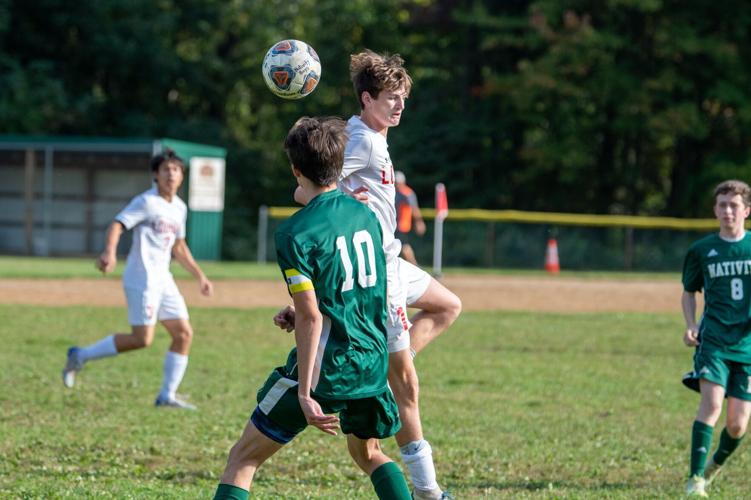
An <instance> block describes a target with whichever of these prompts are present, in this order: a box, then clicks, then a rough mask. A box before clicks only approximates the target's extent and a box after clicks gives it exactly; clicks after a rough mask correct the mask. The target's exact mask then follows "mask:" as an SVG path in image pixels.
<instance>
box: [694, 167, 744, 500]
mask: <svg viewBox="0 0 751 500" xmlns="http://www.w3.org/2000/svg"><path fill="white" fill-rule="evenodd" d="M714 198H715V203H714V214H715V217H717V220H718V221H719V223H720V231H719V233H715V234H712V235H709V236H707V237H705V238H703V239H701V240H699V241H697V242H695V243H693V244H692V245H691V247H690V248H689V250H688V253H687V254H686V259H685V261H684V264H683V288H684V291H683V295H682V298H681V306H682V309H683V317H684V318H685V320H686V330H685V332H684V334H683V342H684V343H685V344H686V345H687V346H690V347H696V353H695V354H694V370H693V372H690V373H688V374H687V375H686V376H685V377H684V380H683V383H684V384H685V385H686V386H687V387H689V388H691V389H694V390H696V391H699V392H700V393H701V402H700V403H699V410H698V412H697V414H696V420H695V421H694V424H693V428H692V431H691V465H690V471H689V480H688V484H687V485H686V493H687V494H688V495H689V496H698V497H706V496H707V493H706V491H705V488H706V487H707V486H708V485H709V484H710V483H711V482H712V481H713V480H714V479H715V478H716V477H717V474H718V473H719V472H720V470H721V469H722V468H723V466H724V464H725V461H726V460H727V458H728V457H729V456H730V455H731V454H732V453H733V451H735V449H736V448H737V447H738V445H739V444H740V442H741V439H742V438H743V436H744V435H745V433H746V429H747V427H748V420H749V415H751V320H749V311H750V310H751V234H749V233H748V232H746V230H745V224H744V223H745V221H746V218H747V217H748V216H749V211H750V210H751V208H750V207H751V188H749V186H748V184H746V183H745V182H742V181H738V180H729V181H725V182H723V183H721V184H720V185H718V186H717V188H716V189H715V192H714ZM702 289H703V290H704V313H703V315H702V318H701V322H700V323H699V324H698V325H697V323H696V293H697V292H700V291H702ZM725 398H727V416H726V425H725V428H724V429H723V430H722V434H721V435H720V443H719V445H718V447H717V451H716V452H715V454H714V456H713V457H711V458H710V459H709V462H708V463H707V456H708V454H709V451H710V448H711V445H712V433H713V431H714V426H715V424H716V423H717V421H718V420H719V418H720V414H721V413H722V403H723V400H724V399H725Z"/></svg>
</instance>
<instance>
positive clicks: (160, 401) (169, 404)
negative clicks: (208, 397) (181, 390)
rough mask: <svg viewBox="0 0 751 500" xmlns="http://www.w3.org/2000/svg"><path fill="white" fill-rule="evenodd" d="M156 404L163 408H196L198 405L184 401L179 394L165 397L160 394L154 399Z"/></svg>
mask: <svg viewBox="0 0 751 500" xmlns="http://www.w3.org/2000/svg"><path fill="white" fill-rule="evenodd" d="M154 406H156V407H163V408H180V409H182V410H196V409H197V408H196V406H195V405H192V404H190V403H188V402H187V401H184V400H182V399H180V398H178V397H177V396H175V397H173V398H163V397H161V396H158V397H157V398H156V401H154Z"/></svg>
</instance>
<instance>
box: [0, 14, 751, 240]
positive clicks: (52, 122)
mask: <svg viewBox="0 0 751 500" xmlns="http://www.w3.org/2000/svg"><path fill="white" fill-rule="evenodd" d="M284 38H298V39H301V40H305V41H307V42H309V43H310V44H311V45H312V46H313V47H315V49H316V51H317V52H318V54H319V56H320V58H321V61H322V80H321V83H320V85H319V86H318V88H317V89H316V91H315V92H314V93H313V94H312V95H310V96H309V97H307V98H305V99H303V100H301V101H290V102H287V101H283V100H281V99H279V98H277V97H275V96H274V95H272V94H271V93H270V92H269V91H268V90H267V89H266V88H265V86H264V83H263V79H262V77H261V74H260V67H261V61H262V59H263V56H264V54H265V52H266V50H267V49H268V47H270V46H271V45H272V44H273V43H274V42H275V41H277V40H280V39H284ZM750 42H751V3H748V2H745V1H741V0H728V1H727V2H724V3H723V4H722V6H718V4H717V3H716V2H709V1H706V0H680V1H678V0H673V1H669V0H611V1H608V2H597V1H591V0H590V1H585V0H579V1H576V0H568V1H564V0H539V1H523V0H505V1H503V2H497V1H493V0H412V1H407V0H347V1H344V0H298V1H292V0H287V1H279V0H235V1H231V2H228V1H225V0H184V1H178V0H157V1H154V0H120V1H118V0H80V1H77V2H66V1H56V0H25V1H20V0H0V132H2V133H14V134H53V135H57V134H60V135H64V134H75V135H89V134H91V135H111V136H139V137H144V136H149V137H174V138H178V139H183V140H189V141H196V142H201V143H208V144H216V145H221V146H223V147H226V148H227V149H228V152H229V153H228V172H227V193H226V196H227V200H226V207H227V209H226V212H225V236H226V237H227V239H229V240H233V238H234V239H235V240H237V241H243V238H245V236H246V235H247V234H249V233H251V232H252V230H253V224H254V221H255V213H256V210H257V207H258V206H259V205H261V204H267V205H274V204H289V203H290V199H291V198H290V194H291V183H290V177H289V173H288V166H287V161H286V158H285V157H284V154H283V151H282V147H281V144H282V141H283V138H284V134H285V133H286V130H287V129H288V128H289V126H290V125H291V124H292V123H293V122H294V121H295V120H296V119H297V118H298V117H299V116H301V115H322V114H325V115H338V116H342V117H345V118H346V117H348V116H350V115H351V114H354V113H357V112H358V104H357V100H356V98H355V96H354V95H353V91H352V89H351V84H350V82H349V75H348V62H349V55H350V54H352V53H354V52H357V51H360V50H362V49H363V48H370V49H373V50H375V51H378V52H389V53H399V54H401V55H402V57H403V58H404V59H405V60H406V63H407V67H408V69H409V71H410V72H411V74H412V76H413V79H414V86H413V90H412V95H411V96H410V99H409V100H408V103H407V109H406V111H405V114H404V117H403V119H402V124H401V125H400V126H399V127H398V129H395V130H393V131H392V132H391V133H390V134H389V143H390V149H391V156H392V158H393V160H394V164H395V166H396V168H397V169H400V170H403V171H405V172H406V173H407V176H408V181H409V183H410V184H411V185H412V186H413V188H414V189H415V190H416V191H417V193H418V195H419V196H420V197H421V198H422V200H423V203H424V204H426V205H428V206H430V205H431V204H432V201H431V197H432V186H433V184H435V183H436V182H439V181H440V182H444V183H445V184H446V185H447V187H448V192H449V197H450V203H451V205H452V206H454V207H476V208H488V209H505V208H513V209H521V210H542V211H565V212H586V213H605V214H607V213H611V214H612V213H618V214H620V213H623V214H638V215H670V216H678V217H705V216H708V215H709V209H710V204H711V188H712V187H713V185H714V184H715V183H717V182H719V181H720V180H722V179H725V178H729V177H738V178H742V179H743V178H745V179H748V177H749V176H748V172H749V168H748V167H749V166H751V158H749V142H750V141H751V99H749V92H748V90H749V89H751V64H749V63H751V43H750ZM227 251H228V252H229V253H232V252H233V250H232V246H231V245H230V246H229V247H228V248H227ZM237 251H238V252H240V251H241V250H239V249H238V250H237Z"/></svg>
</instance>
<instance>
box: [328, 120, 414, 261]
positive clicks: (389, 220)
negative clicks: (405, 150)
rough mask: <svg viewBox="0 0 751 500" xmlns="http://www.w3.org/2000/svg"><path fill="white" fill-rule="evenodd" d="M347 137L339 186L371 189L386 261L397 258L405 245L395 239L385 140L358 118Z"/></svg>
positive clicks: (391, 178) (391, 170)
mask: <svg viewBox="0 0 751 500" xmlns="http://www.w3.org/2000/svg"><path fill="white" fill-rule="evenodd" d="M347 134H348V135H349V140H348V141H347V148H346V149H345V151H344V168H343V169H342V174H341V176H340V177H339V187H340V189H341V190H342V191H344V192H345V193H348V194H351V193H352V192H353V191H355V190H356V189H358V188H360V187H363V186H364V187H366V188H367V189H368V193H367V195H368V206H369V207H370V208H371V210H373V212H375V214H376V216H377V217H378V220H379V221H380V223H381V229H382V230H383V249H384V251H385V252H386V259H387V260H392V259H396V258H397V257H398V256H399V252H400V251H401V248H402V244H401V242H400V241H399V240H398V239H396V238H395V237H394V230H395V229H396V207H395V198H396V187H395V185H394V166H393V165H392V164H391V158H390V157H389V146H388V143H387V142H386V137H384V136H383V135H382V134H379V133H378V132H376V131H375V130H373V129H371V128H370V127H368V126H367V125H365V123H363V121H362V120H361V119H360V117H359V116H353V117H352V118H350V119H349V121H348V122H347Z"/></svg>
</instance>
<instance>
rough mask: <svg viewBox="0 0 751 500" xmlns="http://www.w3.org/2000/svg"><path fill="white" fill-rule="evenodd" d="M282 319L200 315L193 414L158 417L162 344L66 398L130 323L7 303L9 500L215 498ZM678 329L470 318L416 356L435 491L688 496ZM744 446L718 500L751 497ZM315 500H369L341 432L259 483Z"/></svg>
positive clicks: (2, 394) (0, 332)
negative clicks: (86, 352) (107, 341)
mask: <svg viewBox="0 0 751 500" xmlns="http://www.w3.org/2000/svg"><path fill="white" fill-rule="evenodd" d="M274 312H275V311H273V310H267V309H262V310H257V311H237V310H216V309H213V310H212V309H200V308H194V309H193V310H192V311H191V320H192V323H193V326H194V330H195V332H196V338H195V342H194V345H193V351H192V353H191V360H190V366H189V367H188V372H187V374H186V378H185V381H184V382H183V385H182V387H181V390H182V391H183V392H185V393H187V394H189V395H190V399H191V401H193V402H195V403H196V404H197V405H198V406H199V410H198V411H197V412H195V413H192V412H181V411H172V410H163V409H155V408H154V407H153V406H152V405H153V398H154V396H155V394H156V392H157V390H158V387H159V383H160V378H161V363H162V359H163V356H164V350H165V348H166V346H167V339H166V334H165V333H164V332H163V331H158V333H157V337H156V340H155V342H154V345H153V346H152V347H151V348H149V349H145V350H143V351H139V352H134V353H129V354H126V355H122V356H118V357H116V358H112V359H107V360H103V361H97V362H92V363H90V364H88V365H87V366H86V367H85V369H84V370H83V372H82V373H81V375H80V377H79V383H78V385H77V386H76V387H75V388H74V389H72V390H66V389H64V388H63V387H62V384H61V383H60V369H61V368H62V365H63V362H64V355H65V349H66V348H67V347H68V346H69V345H71V344H74V343H87V342H92V341H94V340H96V339H98V338H100V337H101V336H102V335H104V334H105V333H106V332H107V331H111V329H116V328H118V325H124V319H125V318H124V310H123V309H121V308H117V309H113V308H86V307H80V308H56V307H49V308H42V307H19V306H0V343H1V344H2V345H3V346H4V348H3V349H2V350H0V362H2V364H3V366H5V367H7V369H6V370H3V371H2V372H0V383H1V384H2V387H3V391H0V415H1V416H2V418H0V435H2V436H3V439H2V440H0V496H2V497H4V498H5V497H8V498H132V499H140V498H156V497H158V498H209V497H210V496H211V495H212V494H213V491H214V489H215V488H216V484H217V482H218V478H219V475H220V474H221V472H222V470H223V467H224V464H225V460H226V456H227V452H228V450H229V448H230V446H231V445H232V444H233V442H234V441H235V440H236V439H237V437H238V436H239V434H240V432H241V429H242V428H243V426H244V425H245V423H246V421H247V418H248V415H249V413H250V412H251V411H252V409H253V406H254V404H255V391H256V389H257V388H258V387H259V386H260V384H261V383H262V382H263V381H264V380H265V377H266V376H267V375H268V373H269V372H270V370H271V369H272V368H273V367H275V366H277V365H278V364H281V363H282V362H283V360H284V359H285V355H286V352H287V351H288V349H289V348H290V346H291V345H292V343H293V337H292V336H291V335H289V334H287V333H282V332H280V331H279V330H274V329H273V327H272V326H271V323H270V321H269V319H270V317H271V315H272V314H273V313H274ZM681 325H682V322H681V320H680V317H679V314H678V313H677V312H676V314H670V315H646V314H612V313H608V314H579V315H565V314H540V313H500V312H486V313H465V314H463V315H462V317H461V318H460V319H459V321H458V322H457V324H456V325H455V326H454V327H453V328H452V329H451V330H450V331H449V332H448V333H446V334H444V335H443V336H442V337H441V338H439V339H438V340H437V341H436V342H435V343H434V344H433V345H431V346H430V347H429V348H428V349H427V350H426V351H424V352H423V353H421V354H420V355H419V356H418V357H417V358H416V364H417V369H418V371H419V373H420V380H421V393H420V394H421V414H422V418H423V424H424V428H425V431H426V435H427V437H428V439H429V440H430V441H431V443H432V445H433V449H434V457H435V461H436V466H437V470H438V477H439V480H440V482H441V483H442V484H443V485H446V486H448V487H449V488H450V489H451V490H452V491H453V492H454V493H455V495H456V496H457V498H551V499H552V498H576V499H601V498H612V499H621V498H622V499H626V498H670V497H676V498H677V497H678V496H680V494H681V493H682V490H683V487H684V480H685V475H686V473H687V470H688V448H689V439H690V427H691V420H692V419H693V415H694V412H695V410H696V406H697V404H698V398H697V397H696V395H695V394H694V393H692V392H690V391H688V390H686V389H684V388H683V387H682V385H681V384H680V381H679V380H680V376H681V374H682V373H683V372H684V371H686V370H687V369H688V367H689V365H690V358H691V353H690V351H689V350H688V349H686V348H685V347H683V346H682V344H681V342H680V331H681V328H682V326H681ZM467 367H471V369H467ZM720 430H721V429H720V426H718V428H717V429H716V431H717V434H719V431H720ZM383 445H384V449H385V450H386V453H388V454H390V455H392V456H394V457H397V453H398V451H397V450H396V446H395V444H394V441H393V440H392V439H389V440H385V441H384V442H383ZM745 446H747V445H742V447H741V448H740V449H739V450H738V452H737V453H736V454H735V455H734V456H733V458H732V459H731V461H730V462H728V464H727V467H728V468H727V470H726V471H725V472H724V473H723V475H722V476H721V477H720V479H719V480H718V482H717V483H716V484H715V485H713V486H712V491H711V493H712V496H713V498H714V497H716V498H743V497H744V496H745V495H746V493H747V492H748V491H749V488H751V479H749V477H748V474H745V471H746V470H748V467H749V454H748V453H747V451H746V449H745ZM399 463H401V462H399ZM303 497H304V498H331V499H350V498H372V497H373V493H372V489H371V486H370V483H369V481H368V480H367V478H366V477H365V476H364V475H363V474H362V473H360V472H359V471H358V470H357V469H356V467H355V466H354V465H353V464H352V463H351V460H350V459H349V457H348V456H347V452H346V444H345V442H344V439H343V437H342V436H341V435H340V436H338V437H335V438H334V437H328V436H325V435H323V434H322V433H320V432H317V431H315V430H313V429H307V430H306V431H305V432H303V433H302V434H301V435H300V436H299V438H297V439H295V440H294V441H293V442H292V443H291V444H290V445H289V446H288V447H286V448H285V449H284V450H282V451H281V452H279V454H278V455H277V456H274V457H272V458H271V460H269V461H268V462H267V463H265V464H264V466H263V467H262V468H261V469H260V471H259V473H258V475H257V476H256V483H255V486H254V490H253V498H303Z"/></svg>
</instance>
